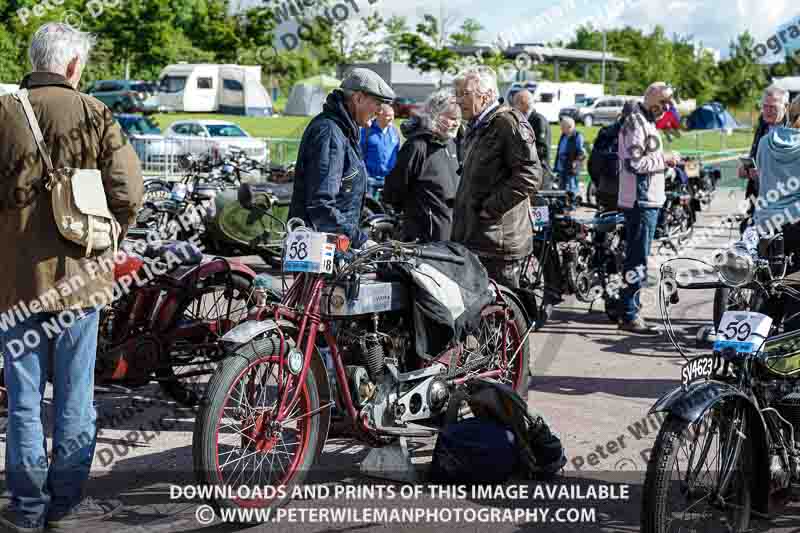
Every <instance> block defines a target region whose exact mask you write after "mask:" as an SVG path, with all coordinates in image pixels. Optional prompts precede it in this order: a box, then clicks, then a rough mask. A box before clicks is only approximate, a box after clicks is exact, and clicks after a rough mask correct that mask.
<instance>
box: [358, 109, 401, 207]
mask: <svg viewBox="0 0 800 533" xmlns="http://www.w3.org/2000/svg"><path fill="white" fill-rule="evenodd" d="M393 122H394V109H392V106H391V105H389V104H383V105H382V106H381V109H380V110H379V111H378V115H377V116H376V117H375V120H373V121H372V124H371V125H370V126H369V127H368V128H361V153H362V154H364V163H365V164H366V167H367V174H368V175H369V186H368V189H367V190H368V193H369V194H370V195H371V196H375V195H376V193H377V189H379V188H382V187H383V183H384V180H385V178H386V176H387V175H388V174H389V172H391V171H392V169H393V168H394V165H395V163H396V162H397V152H398V150H399V149H400V134H399V133H398V132H397V128H395V127H394V124H393Z"/></svg>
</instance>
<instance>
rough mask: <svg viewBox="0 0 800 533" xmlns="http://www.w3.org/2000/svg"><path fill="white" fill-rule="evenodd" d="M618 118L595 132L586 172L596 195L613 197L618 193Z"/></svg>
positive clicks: (620, 125)
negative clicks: (595, 135)
mask: <svg viewBox="0 0 800 533" xmlns="http://www.w3.org/2000/svg"><path fill="white" fill-rule="evenodd" d="M623 120H624V119H623V118H622V117H620V118H619V119H617V120H616V121H615V122H614V123H612V124H609V125H608V126H604V127H602V128H601V129H600V131H599V132H597V138H596V139H595V141H594V144H593V145H592V153H591V154H589V164H588V169H587V170H588V171H589V177H590V178H591V179H592V182H593V183H594V186H595V187H596V188H597V192H598V194H602V195H611V194H613V195H614V196H615V197H616V195H617V192H618V191H619V156H618V154H617V151H618V150H619V130H620V128H622V121H623Z"/></svg>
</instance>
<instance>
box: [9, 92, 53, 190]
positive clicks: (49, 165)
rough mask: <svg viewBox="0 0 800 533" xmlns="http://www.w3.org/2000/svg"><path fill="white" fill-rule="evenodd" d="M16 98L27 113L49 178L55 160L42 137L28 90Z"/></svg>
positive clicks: (26, 116) (19, 93)
mask: <svg viewBox="0 0 800 533" xmlns="http://www.w3.org/2000/svg"><path fill="white" fill-rule="evenodd" d="M14 98H16V99H17V100H19V101H20V102H21V103H22V109H23V111H25V118H27V119H28V125H29V126H30V128H31V131H32V132H33V138H34V139H35V140H36V146H37V147H38V148H39V153H40V154H42V158H43V159H44V164H45V166H46V167H47V175H48V176H49V175H51V174H52V173H53V160H52V159H50V152H48V151H47V147H46V146H45V144H44V137H43V136H42V130H41V129H40V128H39V121H38V120H36V115H35V114H34V113H33V108H32V107H31V102H30V100H28V90H27V89H22V90H20V91H18V92H16V93H14Z"/></svg>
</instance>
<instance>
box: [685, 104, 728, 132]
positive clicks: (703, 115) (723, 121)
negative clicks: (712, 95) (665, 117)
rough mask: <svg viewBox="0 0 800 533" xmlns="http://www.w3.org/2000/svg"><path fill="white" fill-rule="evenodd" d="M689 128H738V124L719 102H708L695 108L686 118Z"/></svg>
mask: <svg viewBox="0 0 800 533" xmlns="http://www.w3.org/2000/svg"><path fill="white" fill-rule="evenodd" d="M686 127H687V129H690V130H714V129H728V128H738V127H739V124H737V123H736V119H734V118H733V116H731V114H730V113H728V111H727V110H726V109H725V107H724V106H723V105H722V104H720V103H719V102H709V103H707V104H703V105H702V106H700V107H698V108H697V109H695V110H694V111H693V112H692V114H691V115H689V118H688V119H687V120H686Z"/></svg>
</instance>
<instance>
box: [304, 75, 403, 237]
mask: <svg viewBox="0 0 800 533" xmlns="http://www.w3.org/2000/svg"><path fill="white" fill-rule="evenodd" d="M392 100H394V91H393V90H392V88H391V87H389V85H388V84H387V83H386V82H385V81H383V79H382V78H381V77H380V76H378V75H377V74H376V73H375V72H373V71H371V70H369V69H365V68H354V69H353V70H352V71H350V73H349V74H348V76H347V77H346V78H345V79H344V81H342V84H341V86H340V87H339V89H336V90H334V91H333V92H331V93H330V94H329V95H328V98H327V100H326V101H325V104H324V106H323V110H322V113H320V114H319V115H317V116H316V117H314V118H313V119H312V120H311V122H310V123H309V125H308V127H307V128H306V130H305V132H304V133H303V138H302V139H301V141H300V148H299V150H298V152H297V164H296V166H295V180H294V191H293V192H292V202H291V205H290V208H289V217H290V218H291V217H298V218H300V219H302V220H304V221H305V223H306V224H308V225H309V226H310V227H313V228H315V229H316V231H321V232H328V233H338V234H342V235H347V236H348V237H350V240H351V241H352V243H353V246H354V247H361V246H363V245H364V244H367V234H366V233H364V232H363V231H362V230H361V229H360V228H359V219H360V216H361V207H362V204H363V203H364V196H365V194H366V191H367V169H366V167H365V165H364V157H363V154H362V152H361V143H360V138H361V128H366V127H368V126H369V125H370V122H371V121H372V119H373V118H375V116H376V115H377V114H378V110H379V109H380V106H381V104H384V103H391V101H392Z"/></svg>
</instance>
